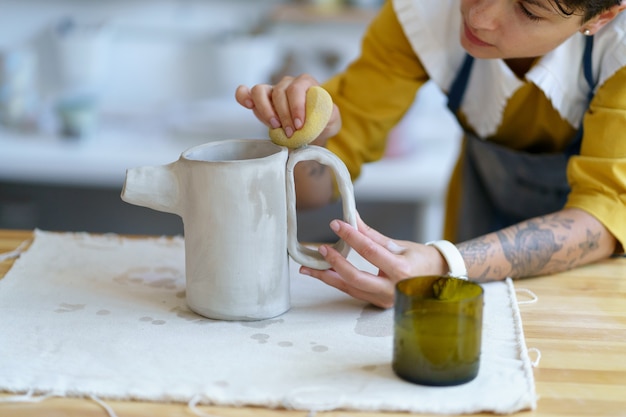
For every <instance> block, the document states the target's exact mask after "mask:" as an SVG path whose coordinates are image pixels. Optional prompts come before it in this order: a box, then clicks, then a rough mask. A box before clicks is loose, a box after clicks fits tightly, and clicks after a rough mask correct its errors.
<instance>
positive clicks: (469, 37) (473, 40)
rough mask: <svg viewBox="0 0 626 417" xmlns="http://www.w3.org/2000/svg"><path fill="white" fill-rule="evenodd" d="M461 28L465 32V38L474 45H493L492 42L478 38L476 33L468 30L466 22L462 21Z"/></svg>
mask: <svg viewBox="0 0 626 417" xmlns="http://www.w3.org/2000/svg"><path fill="white" fill-rule="evenodd" d="M463 30H464V32H465V37H466V38H467V40H468V41H470V42H471V43H473V44H474V45H477V46H493V45H492V44H490V43H487V42H484V41H483V40H481V39H479V38H478V37H477V36H476V35H474V34H473V33H472V31H471V30H470V28H469V26H467V23H465V22H463Z"/></svg>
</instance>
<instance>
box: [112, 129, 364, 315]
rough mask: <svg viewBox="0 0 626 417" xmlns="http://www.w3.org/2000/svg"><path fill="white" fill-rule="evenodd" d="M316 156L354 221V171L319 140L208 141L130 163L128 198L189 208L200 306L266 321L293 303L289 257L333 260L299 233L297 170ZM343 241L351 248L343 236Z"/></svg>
mask: <svg viewBox="0 0 626 417" xmlns="http://www.w3.org/2000/svg"><path fill="white" fill-rule="evenodd" d="M303 160H316V161H318V162H320V163H322V164H324V165H327V166H329V167H330V168H331V169H332V170H333V171H334V173H335V177H336V178H337V184H338V186H339V190H340V193H341V196H342V202H343V215H344V219H345V220H346V221H347V222H349V223H350V224H352V225H353V226H355V227H356V209H355V203H354V192H353V189H352V182H351V180H350V175H349V173H348V171H347V169H346V167H345V165H344V164H343V162H341V160H339V158H337V157H336V156H335V155H334V154H333V153H332V152H330V151H328V150H327V149H325V148H321V147H319V146H306V147H303V148H300V149H297V150H295V151H293V152H291V154H289V152H288V150H287V148H285V147H282V146H278V145H275V144H274V143H272V142H270V141H269V140H261V139H232V140H224V141H218V142H210V143H206V144H204V145H199V146H195V147H193V148H190V149H188V150H187V151H185V152H183V153H182V154H181V156H180V158H179V159H178V160H177V161H176V162H173V163H171V164H168V165H163V166H151V167H139V168H133V169H129V170H128V171H127V173H126V181H125V183H124V188H123V190H122V200H124V201H126V202H128V203H131V204H135V205H139V206H144V207H149V208H152V209H154V210H159V211H164V212H168V213H173V214H177V215H179V216H181V218H182V220H183V225H184V234H185V269H186V271H185V275H186V297H187V304H188V305H189V307H190V308H191V309H192V310H193V311H195V312H196V313H198V314H201V315H203V316H205V317H208V318H211V319H218V320H262V319H267V318H271V317H275V316H278V315H280V314H282V313H284V312H286V311H287V310H288V309H289V307H290V289H289V257H288V255H291V256H292V257H293V259H294V260H295V261H296V262H298V263H300V264H302V265H306V266H309V267H311V268H316V269H327V268H329V265H328V264H327V263H326V261H325V260H324V259H323V258H322V257H321V256H320V255H319V253H317V251H315V250H313V249H309V248H307V247H305V246H303V245H302V244H300V243H299V242H298V239H297V221H296V220H297V219H296V209H295V187H294V178H293V169H294V167H295V165H296V164H297V163H298V162H300V161H303ZM335 247H336V249H337V250H339V251H340V252H342V253H343V254H344V255H347V252H348V251H349V249H350V248H349V247H348V246H347V245H346V244H345V242H343V241H341V240H339V241H338V242H337V243H336V244H335Z"/></svg>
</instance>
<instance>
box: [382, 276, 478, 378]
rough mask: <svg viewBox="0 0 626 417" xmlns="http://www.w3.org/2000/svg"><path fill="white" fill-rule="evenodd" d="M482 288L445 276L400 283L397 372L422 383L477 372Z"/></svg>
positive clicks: (394, 365) (394, 364) (396, 309)
mask: <svg viewBox="0 0 626 417" xmlns="http://www.w3.org/2000/svg"><path fill="white" fill-rule="evenodd" d="M483 296H484V292H483V288H482V287H481V286H480V285H479V284H477V283H475V282H472V281H468V280H465V279H461V278H452V277H447V276H424V277H415V278H409V279H406V280H403V281H400V282H398V284H397V285H396V301H395V306H394V350H393V362H392V368H393V371H394V372H395V373H396V375H398V376H399V377H400V378H402V379H405V380H407V381H410V382H414V383H417V384H422V385H437V386H446V385H459V384H463V383H465V382H469V381H471V380H472V379H474V378H475V377H476V375H478V369H479V366H480V348H481V342H482V317H483V314H482V313H483Z"/></svg>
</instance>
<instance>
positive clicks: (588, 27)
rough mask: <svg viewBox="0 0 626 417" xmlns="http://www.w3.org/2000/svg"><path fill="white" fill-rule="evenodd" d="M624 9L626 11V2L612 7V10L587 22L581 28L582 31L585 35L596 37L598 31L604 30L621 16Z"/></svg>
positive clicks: (625, 0) (623, 0)
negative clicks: (605, 26)
mask: <svg viewBox="0 0 626 417" xmlns="http://www.w3.org/2000/svg"><path fill="white" fill-rule="evenodd" d="M624 9H626V0H622V3H621V4H616V5H615V6H611V8H610V9H608V10H606V11H604V12H602V13H600V14H599V15H597V16H596V17H594V18H592V19H590V20H589V21H587V22H586V23H585V24H584V25H583V26H582V27H581V28H580V31H581V32H583V33H584V34H585V35H594V34H595V33H596V32H597V31H599V30H600V29H602V28H603V27H604V25H606V24H607V23H609V22H610V21H611V20H613V19H615V17H616V16H617V15H618V14H620V13H621V12H622V11H623V10H624Z"/></svg>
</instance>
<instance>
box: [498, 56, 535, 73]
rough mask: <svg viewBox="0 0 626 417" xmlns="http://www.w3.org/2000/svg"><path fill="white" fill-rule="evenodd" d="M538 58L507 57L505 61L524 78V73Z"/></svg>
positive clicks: (514, 71)
mask: <svg viewBox="0 0 626 417" xmlns="http://www.w3.org/2000/svg"><path fill="white" fill-rule="evenodd" d="M536 60H537V58H532V57H531V58H512V59H505V60H504V62H506V64H507V65H508V67H509V68H510V69H511V71H513V73H515V75H517V76H518V77H519V78H523V77H524V75H526V73H527V72H528V71H529V70H530V68H531V67H532V66H533V64H534V63H535V61H536Z"/></svg>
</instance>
